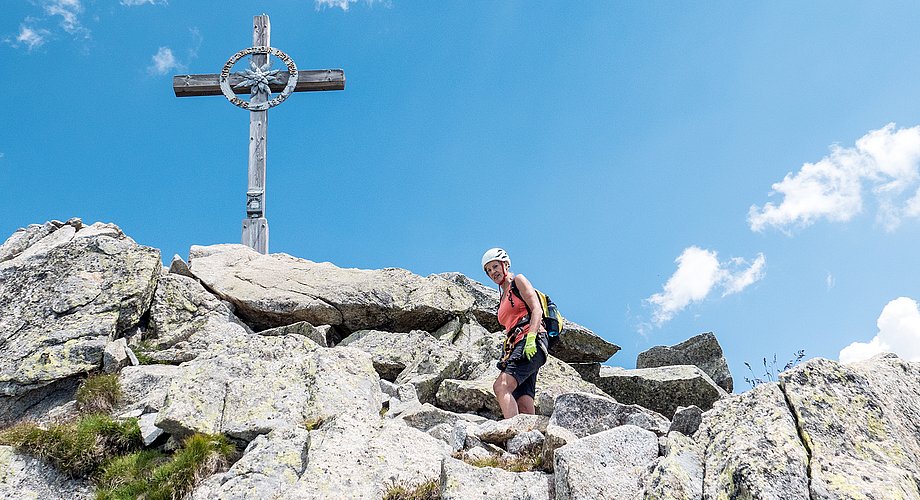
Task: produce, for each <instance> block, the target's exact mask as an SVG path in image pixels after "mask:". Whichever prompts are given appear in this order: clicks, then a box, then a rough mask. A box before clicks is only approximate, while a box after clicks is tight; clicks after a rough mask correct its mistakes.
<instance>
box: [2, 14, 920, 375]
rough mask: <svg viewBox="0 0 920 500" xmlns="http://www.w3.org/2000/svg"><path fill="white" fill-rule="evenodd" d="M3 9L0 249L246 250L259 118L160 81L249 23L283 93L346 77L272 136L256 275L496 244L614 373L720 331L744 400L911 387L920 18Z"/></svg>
mask: <svg viewBox="0 0 920 500" xmlns="http://www.w3.org/2000/svg"><path fill="white" fill-rule="evenodd" d="M4 7H5V10H4V15H3V18H2V20H0V57H2V61H3V64H2V65H0V77H2V78H0V80H2V81H3V83H4V85H3V88H4V95H5V96H6V99H5V110H4V112H3V115H2V116H3V123H4V126H3V127H2V131H0V186H2V191H0V192H2V193H3V199H4V201H5V216H4V217H3V218H2V220H0V235H2V236H0V237H5V236H7V235H9V234H12V233H13V232H14V231H15V230H16V229H17V228H19V227H22V226H25V225H27V224H30V223H41V222H44V221H46V220H50V219H60V220H64V219H67V218H69V217H75V216H76V217H81V218H82V219H83V220H84V221H86V222H94V221H106V222H114V223H116V224H118V225H119V226H121V227H122V228H123V229H124V230H125V232H126V233H127V234H129V235H130V236H131V237H133V238H134V239H135V240H136V241H138V242H139V243H142V244H145V245H150V246H153V247H157V248H160V249H161V250H162V252H163V256H164V260H166V261H168V260H169V259H170V258H171V257H172V255H173V254H176V253H178V254H180V255H182V256H183V257H186V256H187V255H188V249H189V247H190V246H191V245H208V244H215V243H234V242H238V241H239V238H240V225H241V221H242V219H243V217H244V216H245V210H244V201H245V191H246V168H247V166H246V162H247V148H248V146H247V137H248V136H247V134H248V114H247V112H245V111H243V110H241V109H239V108H236V107H234V106H232V105H231V104H230V103H228V102H227V101H226V99H224V98H223V97H221V96H214V97H196V98H182V99H179V98H176V97H175V96H174V95H173V92H172V75H174V74H185V73H217V72H219V71H220V68H221V66H222V65H223V64H224V62H225V61H226V60H227V59H228V58H229V57H230V56H231V55H232V54H234V53H235V52H236V51H238V50H241V49H243V48H246V47H249V45H250V44H251V36H252V35H251V21H252V17H253V16H254V15H257V14H261V13H263V12H264V13H266V14H268V15H269V16H270V17H271V23H272V45H273V46H275V47H277V48H279V49H281V50H283V51H285V52H287V53H288V54H290V55H291V56H292V57H293V59H294V60H295V62H296V63H297V65H298V68H300V69H322V68H342V69H344V70H345V74H346V78H347V87H346V90H344V91H340V92H324V93H318V92H313V93H298V94H295V95H294V96H292V97H291V98H290V99H288V100H287V101H285V102H284V103H283V104H282V105H281V106H279V107H277V108H274V109H272V110H271V111H270V112H269V128H268V174H267V178H268V187H267V203H266V214H267V217H268V220H269V223H270V230H271V241H270V247H271V248H270V250H271V251H272V252H285V253H288V254H291V255H294V256H297V257H302V258H306V259H310V260H314V261H330V262H333V263H335V264H336V265H339V266H343V267H360V268H381V267H402V268H406V269H409V270H411V271H413V272H416V273H419V274H422V275H427V274H430V273H438V272H445V271H460V272H463V273H465V274H467V275H469V276H472V277H474V278H477V279H480V280H482V281H487V279H486V278H485V276H484V275H483V274H482V272H481V270H480V269H479V259H480V256H481V255H482V252H483V251H484V250H486V249H487V248H489V247H493V246H501V247H504V248H506V249H507V250H508V251H509V253H510V254H511V256H512V260H513V263H514V266H513V268H514V270H515V271H517V272H520V273H524V274H525V275H527V276H528V277H529V278H530V279H531V281H533V282H534V283H535V284H536V285H537V287H538V288H541V289H543V290H544V291H546V292H547V293H549V294H550V295H551V296H552V297H553V298H554V299H555V300H556V302H557V303H559V305H560V308H561V309H562V311H563V312H564V313H565V314H567V316H569V317H570V318H571V319H573V320H575V321H577V322H579V323H581V324H583V325H585V326H588V327H590V328H592V329H593V330H594V331H596V332H597V333H598V334H600V335H601V336H603V337H605V338H607V339H609V340H611V341H613V342H615V343H617V344H618V345H620V346H621V347H622V348H623V349H622V351H621V352H620V353H618V354H617V355H616V356H614V357H613V358H612V359H611V361H610V364H613V365H618V366H624V367H626V368H632V367H634V366H635V359H636V356H637V354H638V353H639V352H641V351H643V350H645V349H648V348H649V347H652V346H654V345H670V344H674V343H677V342H680V341H682V340H684V339H686V338H689V337H690V336H692V335H695V334H697V333H700V332H705V331H713V332H715V334H716V336H717V337H718V338H719V340H720V342H721V343H722V346H723V348H724V350H725V353H726V356H727V358H728V360H729V364H730V367H731V370H732V373H733V375H734V377H735V385H736V388H738V389H746V388H747V385H746V384H745V383H744V381H743V379H744V377H745V376H747V375H750V374H749V373H748V371H747V369H746V368H745V366H744V362H745V361H747V362H750V363H751V364H752V365H754V366H755V367H756V366H757V365H759V364H760V361H761V359H762V358H763V357H765V356H766V357H772V356H773V354H774V353H775V354H776V355H777V357H778V361H779V363H780V364H783V363H784V362H785V361H786V360H788V359H789V358H790V357H792V355H793V353H794V352H795V351H796V350H798V349H804V350H805V353H806V357H808V358H810V357H814V356H822V357H827V358H831V359H840V357H841V351H843V352H844V354H843V357H844V359H845V360H849V359H856V358H859V357H862V356H867V355H869V354H871V353H873V352H877V351H881V350H893V351H895V352H898V353H899V354H901V356H902V357H905V358H907V359H913V360H920V312H918V310H917V303H916V302H915V300H916V299H918V298H920V292H918V290H917V283H918V281H920V272H918V267H917V265H916V262H917V257H916V247H917V243H918V237H920V198H918V197H917V193H918V187H920V50H918V49H917V30H916V27H917V26H918V25H920V4H916V3H913V2H872V3H871V4H870V3H867V2H849V1H844V2H840V1H834V2H830V1H826V2H825V1H816V2H807V3H805V4H804V5H803V4H802V3H801V2H728V1H725V2H697V3H691V2H660V1H648V2H591V1H588V2H538V3H533V2H485V1H478V2H408V1H402V0H390V1H388V2H378V1H373V2H368V1H364V0H362V1H357V2H348V1H345V0H341V1H339V0H336V1H310V0H284V1H262V2H253V1H226V2H221V6H220V8H216V7H214V5H213V4H211V3H207V4H206V3H204V2H183V1H179V0H171V1H169V2H166V1H143V0H130V1H128V0H123V1H121V2H119V1H117V0H8V1H7V2H5V4H4ZM277 64H280V63H278V62H277V61H276V65H277ZM276 67H278V66H276ZM237 68H238V69H241V68H242V65H240V66H238V67H237ZM851 345H852V347H848V346H851Z"/></svg>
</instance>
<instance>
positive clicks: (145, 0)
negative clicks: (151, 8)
mask: <svg viewBox="0 0 920 500" xmlns="http://www.w3.org/2000/svg"><path fill="white" fill-rule="evenodd" d="M168 3H169V2H167V1H166V0H121V4H122V5H124V6H126V7H134V6H135V5H144V4H150V5H157V4H160V5H167V4H168Z"/></svg>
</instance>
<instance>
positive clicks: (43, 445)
mask: <svg viewBox="0 0 920 500" xmlns="http://www.w3.org/2000/svg"><path fill="white" fill-rule="evenodd" d="M0 444H5V445H9V446H13V447H15V448H17V449H19V450H22V451H24V452H26V453H29V454H31V455H35V456H36V457H38V458H41V459H44V460H48V461H50V462H52V463H53V464H55V465H56V466H57V467H58V468H59V469H60V470H62V471H64V472H65V473H67V474H69V475H70V476H73V477H86V476H88V475H90V474H92V473H93V472H95V470H96V469H97V468H98V467H99V466H100V465H101V464H102V463H103V462H104V461H105V460H106V458H107V457H110V456H113V455H120V454H124V453H127V452H130V451H133V450H137V449H140V448H141V446H142V445H143V440H142V439H141V430H140V428H139V427H138V426H137V419H135V418H130V419H128V420H126V421H124V422H116V421H115V420H112V418H111V417H109V416H106V415H98V414H93V415H84V416H83V417H81V418H80V419H79V420H77V421H76V422H71V423H67V424H58V425H53V426H51V427H49V428H48V429H42V428H41V427H39V426H37V425H35V424H28V423H24V424H19V425H16V426H13V427H10V428H8V429H6V430H4V431H3V432H0Z"/></svg>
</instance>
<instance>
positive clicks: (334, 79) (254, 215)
mask: <svg viewBox="0 0 920 500" xmlns="http://www.w3.org/2000/svg"><path fill="white" fill-rule="evenodd" d="M252 22H253V26H252V45H253V47H252V48H250V49H246V50H243V51H240V52H238V53H237V54H236V55H234V56H233V57H231V58H230V61H228V62H227V64H225V65H224V70H223V72H222V73H221V74H216V75H214V74H211V75H176V76H174V77H173V91H175V93H176V97H192V96H203V95H221V94H224V95H227V92H226V90H228V89H229V87H236V86H237V85H246V86H244V87H242V88H241V89H240V90H239V93H240V94H252V99H251V100H250V101H249V102H248V103H246V101H243V100H241V99H239V98H236V97H235V96H234V97H231V96H229V95H228V96H227V98H228V99H230V101H231V102H233V103H234V104H236V105H237V106H240V107H243V108H246V109H249V108H252V107H255V108H260V107H262V108H264V109H261V110H258V111H256V110H252V109H250V112H249V187H248V189H247V190H246V218H245V219H243V238H242V243H243V244H244V245H247V246H249V247H250V248H253V249H254V250H256V251H257V252H259V253H263V254H265V253H268V219H266V218H265V149H266V148H265V142H266V128H267V127H268V107H271V105H276V104H279V103H280V102H281V101H282V100H284V99H285V98H286V97H287V95H288V94H289V93H290V92H311V91H318V90H344V89H345V72H344V71H342V70H341V69H322V70H306V71H303V70H296V68H295V67H294V66H293V61H291V60H290V58H289V57H288V56H287V54H284V53H283V52H281V51H279V50H277V49H271V43H270V38H271V37H270V35H271V24H270V23H269V21H268V16H267V15H265V14H262V15H261V16H255V17H254V18H253V21H252ZM268 49H271V50H272V52H269V51H268ZM269 53H271V54H275V55H276V56H278V57H280V58H281V59H282V61H283V62H285V63H286V64H287V65H288V68H289V71H288V72H283V71H282V72H278V71H273V72H272V73H276V74H273V75H272V76H270V77H267V78H265V74H261V73H260V74H258V75H257V76H260V77H262V80H261V81H262V82H267V83H268V87H269V88H270V89H271V92H282V94H281V95H279V96H278V97H277V98H275V99H272V101H268V97H269V95H268V94H267V93H266V92H260V91H259V90H258V86H257V84H253V83H252V79H251V78H249V79H247V77H246V76H245V75H242V74H239V73H235V74H233V75H229V71H230V69H231V68H232V66H233V63H235V62H236V60H238V59H239V57H242V55H244V54H251V58H252V65H251V67H252V68H253V69H254V70H256V71H257V72H258V68H265V67H267V66H266V63H268V57H269ZM294 72H296V75H297V80H296V83H294V84H293V85H291V82H290V79H291V75H292V74H293V73H294ZM250 76H251V75H250ZM222 79H223V80H225V88H223V89H222V88H221V81H222ZM227 82H229V87H227V86H226V83H227ZM250 84H251V85H252V86H251V87H249V86H248V85H250ZM263 90H264V87H263ZM230 92H231V93H233V91H232V90H231V91H230ZM275 101H277V102H275ZM266 103H268V107H266V106H267V105H266Z"/></svg>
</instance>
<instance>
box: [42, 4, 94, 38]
mask: <svg viewBox="0 0 920 500" xmlns="http://www.w3.org/2000/svg"><path fill="white" fill-rule="evenodd" d="M44 7H45V13H46V14H48V15H49V16H61V27H62V28H64V31H66V32H68V33H70V34H71V35H76V34H86V35H88V34H89V30H87V29H86V28H84V27H83V25H82V24H81V23H80V14H82V13H83V5H81V4H80V0H50V1H47V2H45V5H44Z"/></svg>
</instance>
